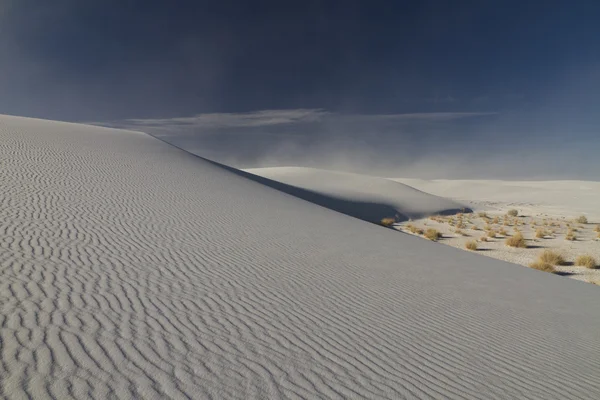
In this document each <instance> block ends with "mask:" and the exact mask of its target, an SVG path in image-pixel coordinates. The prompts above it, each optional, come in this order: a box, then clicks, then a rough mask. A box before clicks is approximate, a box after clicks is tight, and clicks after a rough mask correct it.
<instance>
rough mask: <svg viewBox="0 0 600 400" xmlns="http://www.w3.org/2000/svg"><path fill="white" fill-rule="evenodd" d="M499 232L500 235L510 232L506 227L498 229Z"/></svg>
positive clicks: (506, 234)
mask: <svg viewBox="0 0 600 400" xmlns="http://www.w3.org/2000/svg"><path fill="white" fill-rule="evenodd" d="M498 233H499V234H500V235H502V236H508V232H506V229H504V228H501V229H500V230H499V231H498Z"/></svg>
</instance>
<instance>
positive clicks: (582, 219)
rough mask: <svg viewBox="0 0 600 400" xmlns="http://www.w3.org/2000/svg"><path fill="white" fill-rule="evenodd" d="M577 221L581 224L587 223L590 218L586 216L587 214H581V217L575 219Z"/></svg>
mask: <svg viewBox="0 0 600 400" xmlns="http://www.w3.org/2000/svg"><path fill="white" fill-rule="evenodd" d="M575 222H577V223H579V224H587V223H588V219H587V218H586V216H585V215H580V216H579V217H577V219H576V220H575Z"/></svg>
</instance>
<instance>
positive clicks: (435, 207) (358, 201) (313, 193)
mask: <svg viewBox="0 0 600 400" xmlns="http://www.w3.org/2000/svg"><path fill="white" fill-rule="evenodd" d="M245 171H247V172H250V173H252V174H255V175H258V176H261V177H263V178H267V179H271V180H273V181H276V182H280V183H282V184H284V185H289V186H287V187H284V188H280V190H284V191H286V192H287V193H290V194H293V195H295V196H297V197H300V198H303V199H305V200H308V201H311V202H313V203H317V204H320V205H322V206H324V207H327V208H330V209H332V210H336V211H339V212H342V213H344V214H347V215H351V216H354V217H357V218H360V219H364V220H367V221H370V222H379V221H381V219H382V218H386V217H394V216H395V215H396V214H398V220H406V219H408V218H422V217H425V216H429V215H432V214H449V213H455V212H457V211H459V210H461V209H463V208H466V207H467V206H466V205H464V204H461V203H459V202H456V201H452V200H449V199H446V198H443V197H438V196H434V195H431V194H428V193H424V192H422V191H420V190H417V189H414V188H412V187H410V186H408V185H405V184H402V183H397V182H392V181H391V180H388V179H384V178H377V177H374V176H366V175H359V174H352V173H347V172H337V171H328V170H322V169H315V168H304V167H272V168H252V169H246V170H245ZM263 183H265V184H269V182H263ZM271 186H273V187H277V186H275V185H273V184H272V183H271Z"/></svg>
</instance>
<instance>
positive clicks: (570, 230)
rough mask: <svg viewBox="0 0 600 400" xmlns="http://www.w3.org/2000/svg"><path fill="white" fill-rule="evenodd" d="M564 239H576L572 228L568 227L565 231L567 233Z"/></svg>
mask: <svg viewBox="0 0 600 400" xmlns="http://www.w3.org/2000/svg"><path fill="white" fill-rule="evenodd" d="M565 240H570V241H572V242H574V241H575V240H577V236H575V232H574V231H573V230H572V229H569V230H568V231H567V235H566V236H565Z"/></svg>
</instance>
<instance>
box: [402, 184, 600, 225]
mask: <svg viewBox="0 0 600 400" xmlns="http://www.w3.org/2000/svg"><path fill="white" fill-rule="evenodd" d="M392 180H393V181H395V182H401V183H405V184H407V185H411V186H414V187H415V188H418V189H420V190H424V191H426V192H427V193H433V194H436V195H439V196H444V197H450V198H454V199H460V200H461V201H463V202H467V203H468V204H469V205H471V206H473V207H474V208H475V207H480V208H482V209H483V208H490V207H495V208H497V209H499V210H502V209H505V208H507V207H518V208H520V209H522V210H523V211H525V212H526V213H529V214H535V213H545V214H547V215H552V216H561V217H573V216H577V215H581V214H583V215H586V216H587V217H588V218H591V219H593V220H600V207H599V205H600V182H592V181H574V180H572V181H502V180H447V179H439V180H423V179H400V178H398V179H392ZM599 222H600V221H599Z"/></svg>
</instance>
